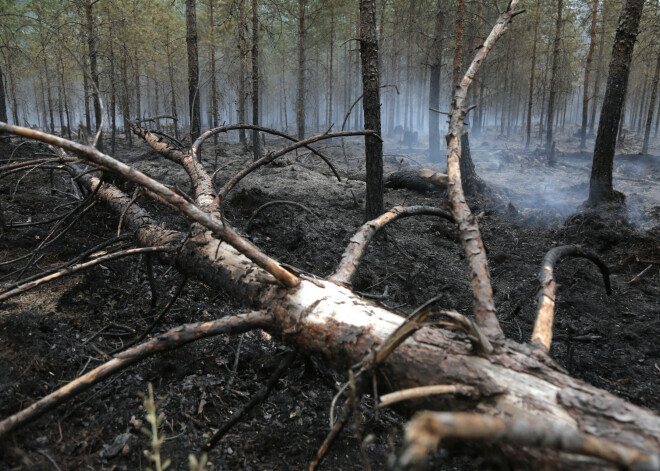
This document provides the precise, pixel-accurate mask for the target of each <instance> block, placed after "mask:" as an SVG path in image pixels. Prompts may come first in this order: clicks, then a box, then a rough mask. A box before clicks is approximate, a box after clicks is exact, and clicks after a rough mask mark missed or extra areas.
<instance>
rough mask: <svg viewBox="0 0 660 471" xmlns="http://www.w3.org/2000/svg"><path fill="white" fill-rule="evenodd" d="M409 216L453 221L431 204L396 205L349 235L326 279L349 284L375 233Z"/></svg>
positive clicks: (449, 215)
mask: <svg viewBox="0 0 660 471" xmlns="http://www.w3.org/2000/svg"><path fill="white" fill-rule="evenodd" d="M410 216H439V217H441V218H444V219H447V220H448V221H453V219H454V218H453V217H452V215H451V214H449V213H448V212H447V211H443V210H442V209H439V208H433V207H431V206H409V207H407V208H405V207H403V206H396V207H394V208H392V209H391V210H389V211H388V212H386V213H384V214H382V215H381V216H379V217H378V218H376V219H373V220H371V221H368V222H366V223H364V224H363V225H362V227H361V228H360V230H359V231H358V232H357V233H356V234H355V235H354V236H353V237H351V241H350V244H349V246H348V247H347V248H346V250H345V251H344V255H343V256H342V258H341V261H340V262H339V266H338V267H337V269H336V270H335V272H334V273H333V274H332V275H330V276H329V277H328V280H330V281H334V282H337V283H346V284H350V282H351V278H353V275H355V272H356V271H357V268H358V265H359V264H360V259H361V258H362V256H363V255H364V251H365V249H366V248H367V245H368V244H369V242H370V241H371V239H373V237H374V236H375V235H376V233H377V232H378V231H379V230H380V229H382V228H383V227H385V226H386V225H387V224H389V223H390V222H392V221H396V220H397V219H401V218H405V217H410Z"/></svg>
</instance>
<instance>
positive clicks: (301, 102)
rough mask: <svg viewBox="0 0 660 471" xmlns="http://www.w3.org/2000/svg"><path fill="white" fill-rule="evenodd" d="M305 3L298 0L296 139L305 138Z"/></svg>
mask: <svg viewBox="0 0 660 471" xmlns="http://www.w3.org/2000/svg"><path fill="white" fill-rule="evenodd" d="M305 3H306V0H298V89H297V92H296V93H297V95H296V123H297V124H298V139H304V137H305Z"/></svg>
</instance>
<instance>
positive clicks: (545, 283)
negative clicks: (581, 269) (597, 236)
mask: <svg viewBox="0 0 660 471" xmlns="http://www.w3.org/2000/svg"><path fill="white" fill-rule="evenodd" d="M564 257H582V258H586V259H587V260H590V261H592V262H593V263H595V264H596V266H598V268H600V271H601V273H602V275H603V282H604V283H605V290H606V291H607V294H612V286H611V284H610V269H609V268H608V267H607V265H606V264H605V262H603V261H602V260H601V259H600V257H599V256H598V255H596V254H595V253H593V252H592V251H590V250H586V249H583V248H581V247H576V246H575V245H564V246H562V247H555V248H554V249H552V250H550V251H549V252H548V253H547V254H545V257H543V263H541V271H540V272H539V282H540V283H541V290H540V292H539V301H538V306H537V308H536V321H535V322H534V331H533V332H532V339H531V341H532V342H534V341H536V340H538V341H539V342H540V343H541V345H543V347H544V348H545V350H546V351H550V344H551V343H552V324H553V322H554V317H555V292H556V291H557V285H556V284H555V278H554V269H555V265H556V264H557V263H559V261H560V260H561V259H562V258H564Z"/></svg>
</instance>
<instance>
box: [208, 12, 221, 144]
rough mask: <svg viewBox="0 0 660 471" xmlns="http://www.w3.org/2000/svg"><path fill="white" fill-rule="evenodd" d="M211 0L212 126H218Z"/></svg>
mask: <svg viewBox="0 0 660 471" xmlns="http://www.w3.org/2000/svg"><path fill="white" fill-rule="evenodd" d="M214 2H215V0H209V24H210V30H211V45H210V47H209V56H210V57H209V62H210V66H211V119H212V123H211V127H212V128H216V127H218V125H219V124H218V85H217V80H216V77H215V24H214V19H213V3H214ZM213 138H214V143H215V145H217V144H218V137H217V134H216V135H214V136H213Z"/></svg>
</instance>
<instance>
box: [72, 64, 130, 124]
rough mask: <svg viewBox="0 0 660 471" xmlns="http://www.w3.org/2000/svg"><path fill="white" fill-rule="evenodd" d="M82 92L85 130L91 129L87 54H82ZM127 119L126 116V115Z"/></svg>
mask: <svg viewBox="0 0 660 471" xmlns="http://www.w3.org/2000/svg"><path fill="white" fill-rule="evenodd" d="M83 66H84V69H85V70H83V94H84V98H83V101H84V102H85V103H84V106H83V107H84V109H85V128H86V129H87V132H88V133H89V132H91V131H92V120H91V117H90V113H89V74H88V73H87V55H84V56H83ZM126 119H128V117H126Z"/></svg>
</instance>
